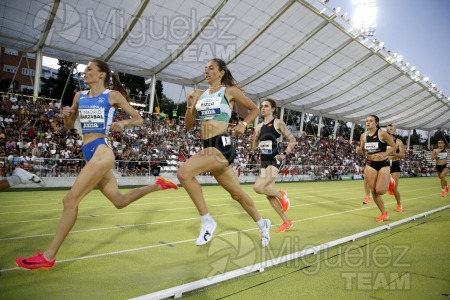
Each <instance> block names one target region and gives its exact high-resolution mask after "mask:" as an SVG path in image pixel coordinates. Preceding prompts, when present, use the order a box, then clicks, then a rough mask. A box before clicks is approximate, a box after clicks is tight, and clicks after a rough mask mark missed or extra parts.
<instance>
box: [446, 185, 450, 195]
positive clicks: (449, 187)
mask: <svg viewBox="0 0 450 300" xmlns="http://www.w3.org/2000/svg"><path fill="white" fill-rule="evenodd" d="M449 189H450V183H449V184H447V186H446V187H445V192H446V193H448V191H449Z"/></svg>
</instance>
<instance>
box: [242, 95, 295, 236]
mask: <svg viewBox="0 0 450 300" xmlns="http://www.w3.org/2000/svg"><path fill="white" fill-rule="evenodd" d="M260 110H261V115H262V116H263V117H264V121H263V122H262V123H260V124H258V126H256V128H255V136H254V137H252V138H251V140H250V145H251V148H252V149H253V148H255V146H256V143H257V142H259V144H258V146H259V150H260V155H261V169H260V176H259V177H258V179H256V182H255V184H254V185H253V189H254V190H255V192H256V193H258V194H262V195H266V198H267V199H268V200H269V202H270V204H271V206H272V207H273V208H274V209H275V211H276V212H277V213H278V215H279V216H280V217H281V219H282V220H283V223H282V224H281V226H280V227H279V228H278V229H277V231H278V232H283V231H285V230H287V229H289V228H290V227H292V221H291V220H289V218H288V217H287V216H286V214H285V212H286V211H287V210H288V208H289V206H290V201H289V199H288V197H287V193H286V192H285V191H281V190H280V191H278V190H277V189H275V178H276V177H277V176H278V173H279V171H280V169H281V168H282V166H283V164H284V160H285V159H286V156H287V155H288V154H290V153H291V152H292V150H293V149H294V147H295V144H296V140H295V137H294V136H293V135H292V133H291V132H290V131H289V129H288V128H287V126H286V124H285V123H284V122H283V121H282V120H280V119H277V118H275V117H274V113H275V112H276V111H277V105H276V102H275V101H274V100H272V99H266V100H264V101H263V102H262V103H261V108H260ZM283 137H285V138H286V139H287V140H288V141H289V143H288V145H287V147H286V149H285V150H284V151H283V150H280V148H281V147H279V146H280V145H281V140H282V138H283Z"/></svg>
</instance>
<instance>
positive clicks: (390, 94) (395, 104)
mask: <svg viewBox="0 0 450 300" xmlns="http://www.w3.org/2000/svg"><path fill="white" fill-rule="evenodd" d="M413 84H414V82H411V83H409V84H407V85H404V86H401V87H399V88H398V89H396V90H394V91H392V92H390V93H389V94H387V95H386V96H384V97H383V98H385V99H387V98H391V97H392V96H394V95H395V94H397V93H398V92H401V91H403V90H404V89H407V88H408V87H410V86H411V85H413ZM422 92H423V91H421V90H418V91H416V92H414V93H413V94H412V95H410V96H408V98H413V97H415V96H417V95H419V94H420V93H422ZM358 98H359V97H358ZM361 99H362V98H361ZM381 100H382V99H380V98H378V99H375V100H373V101H371V102H369V103H367V104H364V106H366V107H370V106H375V105H376V104H377V103H378V102H380V101H381ZM401 101H404V98H402V99H401V100H400V101H393V103H392V104H391V105H390V106H387V107H383V111H388V110H390V109H394V108H395V107H396V106H398V104H399V103H398V102H401ZM358 111H361V108H359V109H358V108H356V109H353V110H350V111H344V112H342V113H339V115H342V114H354V113H356V112H358ZM393 113H394V112H393ZM395 113H396V114H397V115H398V111H396V110H395ZM365 116H366V114H359V115H356V116H355V117H356V118H363V117H365Z"/></svg>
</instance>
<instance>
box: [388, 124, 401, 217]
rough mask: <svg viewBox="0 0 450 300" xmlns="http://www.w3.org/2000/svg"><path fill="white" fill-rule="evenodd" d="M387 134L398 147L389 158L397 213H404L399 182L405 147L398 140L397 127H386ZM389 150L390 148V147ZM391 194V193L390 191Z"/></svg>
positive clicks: (390, 125)
mask: <svg viewBox="0 0 450 300" xmlns="http://www.w3.org/2000/svg"><path fill="white" fill-rule="evenodd" d="M386 132H387V133H388V134H389V135H390V136H391V137H392V138H393V139H394V143H395V144H396V145H397V147H398V148H397V150H396V151H395V152H394V153H391V154H390V155H389V156H388V159H389V163H390V164H391V176H392V178H394V180H395V188H394V190H393V191H392V192H393V195H394V197H395V201H397V208H396V211H397V212H402V211H403V205H402V203H401V201H400V192H399V191H398V182H399V181H400V172H401V169H400V161H399V159H400V158H405V147H404V145H403V142H402V140H401V139H398V138H397V137H396V135H395V126H394V125H392V124H389V125H388V126H387V127H386ZM388 148H389V146H388ZM388 193H389V191H388ZM389 194H390V193H389Z"/></svg>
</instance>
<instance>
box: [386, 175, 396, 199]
mask: <svg viewBox="0 0 450 300" xmlns="http://www.w3.org/2000/svg"><path fill="white" fill-rule="evenodd" d="M394 189H395V180H394V178H393V177H392V175H389V189H388V194H389V195H394Z"/></svg>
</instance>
